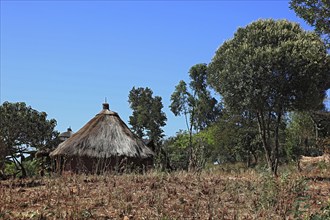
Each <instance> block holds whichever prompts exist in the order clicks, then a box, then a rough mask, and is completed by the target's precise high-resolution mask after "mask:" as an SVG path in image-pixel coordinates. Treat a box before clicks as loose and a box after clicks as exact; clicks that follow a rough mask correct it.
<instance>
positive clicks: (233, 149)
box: [201, 108, 261, 167]
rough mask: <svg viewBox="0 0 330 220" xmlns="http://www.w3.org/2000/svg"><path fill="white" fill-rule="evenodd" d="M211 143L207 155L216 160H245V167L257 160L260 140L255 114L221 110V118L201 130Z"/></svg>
mask: <svg viewBox="0 0 330 220" xmlns="http://www.w3.org/2000/svg"><path fill="white" fill-rule="evenodd" d="M201 133H202V134H203V135H207V137H208V139H209V140H208V142H209V143H210V144H211V149H210V150H209V155H208V157H210V158H211V161H213V162H214V161H218V162H221V163H222V162H237V161H242V162H245V163H246V165H247V167H250V166H252V165H255V164H256V163H257V162H258V155H259V150H260V149H261V141H260V138H259V135H258V125H257V121H256V118H255V116H253V115H251V114H250V113H249V112H244V113H242V114H236V113H233V112H229V111H228V109H226V108H225V109H223V110H222V115H221V118H219V119H218V120H217V122H216V123H214V124H213V125H212V126H210V127H208V128H207V129H205V130H203V131H202V132H201Z"/></svg>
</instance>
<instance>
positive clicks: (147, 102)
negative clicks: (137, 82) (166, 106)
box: [128, 87, 167, 145]
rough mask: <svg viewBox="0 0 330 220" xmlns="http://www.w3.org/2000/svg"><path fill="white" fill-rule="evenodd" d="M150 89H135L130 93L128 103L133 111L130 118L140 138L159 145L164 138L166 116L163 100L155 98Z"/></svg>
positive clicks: (130, 122) (133, 128)
mask: <svg viewBox="0 0 330 220" xmlns="http://www.w3.org/2000/svg"><path fill="white" fill-rule="evenodd" d="M152 95H153V92H152V90H151V89H150V88H148V87H147V88H142V87H139V88H135V87H133V88H132V90H131V91H130V92H129V96H128V102H129V104H130V107H131V109H132V110H133V113H132V116H130V117H129V124H130V125H131V126H132V130H133V131H134V132H135V133H136V134H137V135H138V136H139V137H140V138H143V137H146V136H147V137H148V138H149V139H150V140H152V141H154V143H155V144H156V145H157V144H159V142H160V140H161V138H162V137H163V136H164V134H163V132H164V131H163V129H162V127H164V126H165V125H166V120H167V118H166V115H165V113H164V112H163V111H162V108H163V104H162V98H161V97H159V96H155V97H153V96H152Z"/></svg>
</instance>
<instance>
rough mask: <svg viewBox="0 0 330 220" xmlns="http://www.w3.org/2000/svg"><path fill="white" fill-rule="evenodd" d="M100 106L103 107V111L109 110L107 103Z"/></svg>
mask: <svg viewBox="0 0 330 220" xmlns="http://www.w3.org/2000/svg"><path fill="white" fill-rule="evenodd" d="M102 105H103V109H104V110H110V106H109V103H107V102H105V103H103V104H102Z"/></svg>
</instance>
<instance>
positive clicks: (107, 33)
mask: <svg viewBox="0 0 330 220" xmlns="http://www.w3.org/2000/svg"><path fill="white" fill-rule="evenodd" d="M288 4H289V1H287V0H277V1H267V0H264V1H261V0H260V1H244V0H241V1H220V0H218V1H206V2H205V1H121V2H119V1H118V2H117V1H6V0H2V1H1V90H0V91H1V95H0V98H1V100H0V103H2V102H4V101H10V102H18V101H23V102H26V103H27V104H28V105H31V106H32V108H34V109H37V110H38V111H45V112H47V113H48V115H49V118H55V119H56V120H57V123H58V125H57V130H59V131H64V130H66V128H67V127H68V126H71V127H72V129H73V130H74V131H77V130H78V129H80V128H81V127H82V126H83V125H84V124H85V123H86V122H88V121H89V120H90V119H91V118H92V117H94V116H95V114H97V113H98V112H99V111H100V110H101V104H102V102H103V101H104V98H105V97H107V99H108V102H109V104H110V108H111V109H112V110H114V111H116V112H118V113H119V115H120V116H121V118H122V119H123V120H124V121H125V122H126V123H127V122H128V118H129V116H130V115H131V113H132V111H131V109H130V108H129V104H128V101H127V100H128V93H129V91H130V90H131V89H132V87H133V86H135V87H150V88H151V89H152V90H153V92H154V95H158V96H161V97H162V98H163V104H164V111H165V113H166V115H167V118H168V121H167V125H166V127H165V128H164V130H165V134H166V135H167V136H171V135H174V134H175V133H176V132H177V131H178V130H179V129H185V123H184V118H181V117H175V116H174V115H173V114H172V113H171V112H170V110H169V108H168V106H169V105H170V96H171V94H172V92H173V91H174V87H175V85H177V83H178V82H179V81H180V80H181V79H183V80H187V79H188V70H189V68H190V67H191V66H193V65H195V64H197V63H209V62H210V61H211V59H212V57H213V55H214V53H215V51H216V49H217V48H218V47H219V46H220V45H221V44H222V43H223V42H224V41H225V40H227V39H229V38H231V37H232V36H233V34H234V32H235V31H236V30H237V28H238V27H244V26H246V25H247V24H249V23H251V22H253V21H255V20H257V19H261V18H262V19H265V18H274V19H283V18H284V19H288V20H291V21H295V22H298V23H300V24H301V25H302V27H303V28H305V29H307V30H311V27H309V26H308V25H306V23H304V21H303V20H301V19H299V18H298V17H296V15H295V13H294V11H292V10H290V9H289V6H288ZM218 98H219V97H218Z"/></svg>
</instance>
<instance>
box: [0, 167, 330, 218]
mask: <svg viewBox="0 0 330 220" xmlns="http://www.w3.org/2000/svg"><path fill="white" fill-rule="evenodd" d="M329 195H330V170H329V167H327V166H326V167H321V168H317V169H316V168H311V169H309V170H308V169H307V170H305V171H303V172H301V173H298V172H296V171H285V172H282V173H281V175H280V176H279V177H278V178H274V177H272V176H270V175H268V174H267V173H264V172H257V171H255V170H244V171H230V172H224V171H220V169H211V170H208V171H203V172H201V173H187V172H174V173H161V172H156V171H154V172H150V173H147V174H145V175H141V174H122V175H112V174H109V175H103V176H87V175H64V176H52V177H44V178H33V179H32V178H31V179H23V180H17V179H16V180H6V181H0V219H125V220H128V219H162V220H166V219H310V218H313V217H322V218H323V219H326V217H327V216H329V217H330V197H329Z"/></svg>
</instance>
